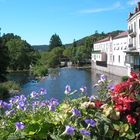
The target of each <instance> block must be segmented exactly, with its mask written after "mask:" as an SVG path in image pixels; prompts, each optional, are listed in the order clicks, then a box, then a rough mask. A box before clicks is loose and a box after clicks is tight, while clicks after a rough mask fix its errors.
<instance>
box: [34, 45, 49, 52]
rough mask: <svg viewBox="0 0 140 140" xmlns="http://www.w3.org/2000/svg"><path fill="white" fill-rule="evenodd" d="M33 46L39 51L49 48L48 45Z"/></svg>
mask: <svg viewBox="0 0 140 140" xmlns="http://www.w3.org/2000/svg"><path fill="white" fill-rule="evenodd" d="M32 47H33V48H34V49H35V50H37V51H39V52H42V51H47V50H48V45H32Z"/></svg>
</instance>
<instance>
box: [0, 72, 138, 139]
mask: <svg viewBox="0 0 140 140" xmlns="http://www.w3.org/2000/svg"><path fill="white" fill-rule="evenodd" d="M94 87H95V88H96V91H97V96H94V95H92V96H90V97H88V96H87V89H86V87H81V88H80V90H75V91H71V88H70V85H67V86H66V88H65V91H64V93H65V94H66V99H65V100H64V101H63V102H61V103H59V101H58V100H57V99H55V98H52V99H48V100H47V101H46V100H43V96H45V95H46V94H47V91H46V90H45V89H40V92H38V93H37V92H35V91H33V92H32V93H31V94H30V95H29V96H28V97H25V96H24V95H20V96H15V97H13V98H11V99H10V100H9V102H5V101H2V100H0V138H1V140H5V139H7V140H19V139H20V140H22V139H23V140H68V139H69V140H79V139H83V140H124V139H125V140H139V139H140V74H136V73H134V72H131V77H129V78H128V80H127V81H124V82H121V83H119V84H117V85H114V86H113V85H111V84H110V81H108V80H107V79H106V77H105V76H104V75H101V77H100V79H99V81H98V83H97V84H95V85H94ZM60 94H62V93H60ZM73 94H79V98H77V99H73V100H71V96H72V95H73ZM80 96H81V97H80Z"/></svg>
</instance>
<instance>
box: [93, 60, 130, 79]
mask: <svg viewBox="0 0 140 140" xmlns="http://www.w3.org/2000/svg"><path fill="white" fill-rule="evenodd" d="M92 68H93V69H97V70H100V71H104V72H107V73H111V74H114V75H118V76H126V75H128V69H127V67H121V66H114V65H109V64H108V65H107V67H102V66H98V65H96V63H95V62H93V61H92Z"/></svg>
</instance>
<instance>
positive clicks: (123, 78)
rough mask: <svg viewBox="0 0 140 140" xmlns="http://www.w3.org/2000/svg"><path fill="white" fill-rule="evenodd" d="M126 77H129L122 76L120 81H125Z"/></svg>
mask: <svg viewBox="0 0 140 140" xmlns="http://www.w3.org/2000/svg"><path fill="white" fill-rule="evenodd" d="M128 78H129V76H123V77H122V78H121V81H122V82H124V81H127V80H128Z"/></svg>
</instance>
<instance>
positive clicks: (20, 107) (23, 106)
mask: <svg viewBox="0 0 140 140" xmlns="http://www.w3.org/2000/svg"><path fill="white" fill-rule="evenodd" d="M17 109H21V110H26V107H25V103H24V102H23V101H19V103H18V105H17Z"/></svg>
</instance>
